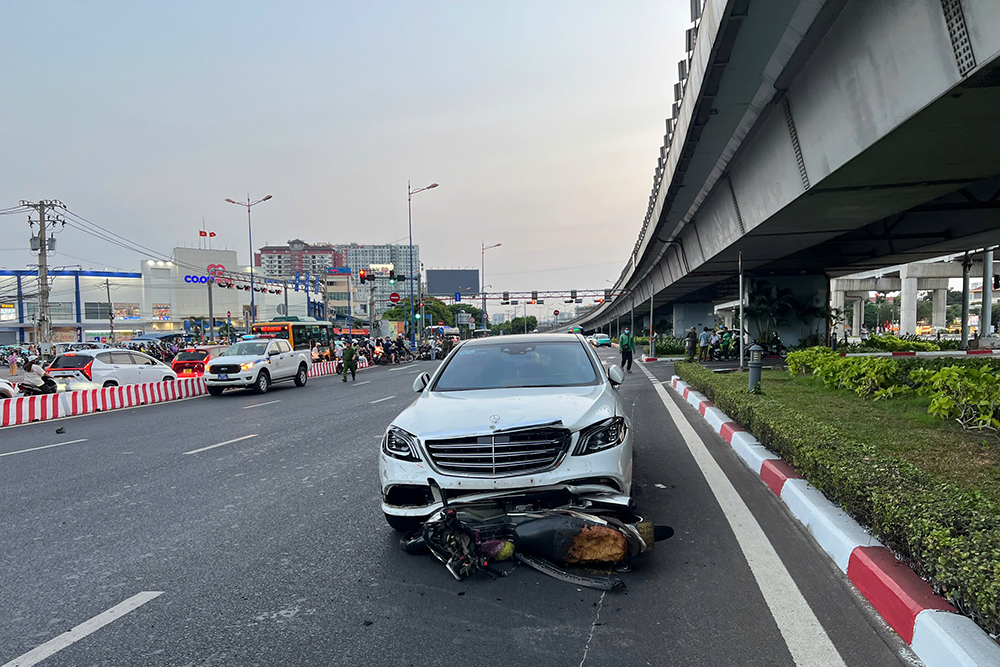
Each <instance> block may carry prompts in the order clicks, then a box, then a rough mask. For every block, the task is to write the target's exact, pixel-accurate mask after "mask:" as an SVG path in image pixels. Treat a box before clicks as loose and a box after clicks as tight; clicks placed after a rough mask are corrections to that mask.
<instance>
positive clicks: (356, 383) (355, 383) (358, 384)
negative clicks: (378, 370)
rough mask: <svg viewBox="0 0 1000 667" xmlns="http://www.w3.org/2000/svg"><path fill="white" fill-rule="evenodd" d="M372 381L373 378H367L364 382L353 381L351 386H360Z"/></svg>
mask: <svg viewBox="0 0 1000 667" xmlns="http://www.w3.org/2000/svg"><path fill="white" fill-rule="evenodd" d="M370 382H371V380H365V381H364V382H352V383H351V386H352V387H360V386H361V385H363V384H368V383H370Z"/></svg>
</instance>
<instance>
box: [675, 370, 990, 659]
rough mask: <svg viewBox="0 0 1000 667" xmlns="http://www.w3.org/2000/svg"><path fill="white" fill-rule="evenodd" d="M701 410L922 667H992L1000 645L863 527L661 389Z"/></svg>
mask: <svg viewBox="0 0 1000 667" xmlns="http://www.w3.org/2000/svg"><path fill="white" fill-rule="evenodd" d="M665 384H667V385H669V386H670V387H671V388H673V389H674V390H675V391H676V392H677V393H678V394H680V396H681V397H682V398H683V399H684V400H685V401H686V402H687V403H689V404H690V405H691V406H692V407H694V409H695V410H697V411H698V413H699V414H701V415H702V417H704V418H705V421H706V422H708V424H709V425H710V426H711V427H712V429H713V430H714V431H715V432H716V433H718V434H719V435H720V436H722V439H723V440H725V441H726V442H727V443H728V444H729V445H730V446H732V448H733V449H734V450H736V453H737V454H739V455H740V457H741V458H742V459H743V460H744V461H745V462H746V464H747V465H748V466H750V468H751V469H752V470H753V471H754V472H755V473H757V475H759V476H760V478H761V480H762V481H763V482H764V483H765V484H766V485H767V486H768V488H770V489H771V491H773V492H774V494H775V495H776V496H778V497H779V498H781V500H782V502H784V503H785V505H786V506H787V507H788V509H789V510H790V511H791V513H792V514H793V515H794V516H795V518H796V519H798V520H799V521H800V522H801V523H802V524H803V525H804V526H805V527H806V528H807V529H808V530H809V532H810V533H811V534H812V535H813V537H814V538H815V539H816V541H817V542H818V543H819V545H820V546H821V547H822V548H823V550H824V551H826V553H827V554H828V555H829V556H830V558H832V559H833V561H834V562H835V563H836V564H837V566H838V567H839V568H840V569H841V570H842V571H843V572H844V573H846V574H847V578H848V579H850V580H851V583H853V584H854V586H855V587H856V588H857V589H858V591H860V592H861V594H862V595H864V597H865V598H866V599H867V600H868V601H869V602H870V603H871V605H872V606H873V607H875V610H876V611H878V613H879V614H881V616H882V618H883V619H884V620H885V621H886V623H888V624H889V626H890V627H891V628H892V629H893V630H895V631H896V632H897V633H898V634H899V636H900V637H902V638H903V640H904V641H905V642H906V643H907V644H909V645H910V648H911V649H913V652H914V653H916V654H917V657H919V658H920V659H921V660H922V661H923V662H924V664H925V665H927V667H997V666H998V665H1000V645H998V644H997V643H996V642H995V641H993V639H992V638H991V637H990V636H989V635H988V634H987V633H986V632H985V631H984V630H983V629H982V628H980V627H979V626H978V625H976V624H975V622H973V621H972V619H970V618H968V617H966V616H962V615H960V614H958V613H957V611H956V610H955V608H954V607H952V606H951V605H950V604H949V603H948V601H947V600H945V599H944V598H943V597H941V596H939V595H937V594H935V593H934V591H933V590H932V589H931V587H930V585H929V584H928V583H927V582H926V581H924V580H923V579H921V578H920V577H919V576H917V574H916V573H915V572H913V570H911V569H910V568H909V567H907V565H906V564H905V563H903V562H902V561H899V560H897V559H896V557H895V556H894V555H893V554H892V552H891V551H889V550H888V549H886V548H885V547H884V546H882V544H881V543H880V542H879V541H878V540H877V539H875V538H874V537H873V536H872V535H871V534H870V533H869V532H868V531H867V530H866V529H865V528H864V527H863V526H861V525H860V524H859V523H857V522H856V521H855V520H854V519H852V518H851V517H850V516H848V514H847V513H846V512H844V511H843V510H841V509H839V508H838V507H837V506H836V505H834V504H833V503H832V502H830V501H829V500H828V499H827V498H826V496H824V495H823V494H822V493H820V492H819V491H818V490H816V489H815V488H813V487H811V486H809V483H808V482H807V481H806V480H805V479H803V478H802V475H800V474H799V473H798V472H796V471H795V468H793V467H792V466H791V465H789V464H788V463H786V462H785V461H783V460H782V459H781V457H779V456H777V455H776V454H774V453H773V452H771V451H769V450H768V449H767V448H765V447H764V446H763V445H762V444H760V442H758V441H757V439H756V438H754V437H753V436H752V435H751V434H750V433H749V432H748V431H746V429H744V428H743V427H742V426H740V425H739V424H737V423H736V422H734V421H733V420H732V419H730V418H729V416H728V415H726V414H725V413H724V412H722V411H721V410H719V409H718V408H717V407H715V405H714V404H713V403H712V402H711V401H710V400H708V397H706V396H705V395H704V394H700V393H698V392H697V391H694V390H693V389H691V387H690V386H688V384H687V383H686V382H684V381H683V380H681V379H680V377H678V376H676V375H674V376H673V377H671V378H670V382H667V383H665Z"/></svg>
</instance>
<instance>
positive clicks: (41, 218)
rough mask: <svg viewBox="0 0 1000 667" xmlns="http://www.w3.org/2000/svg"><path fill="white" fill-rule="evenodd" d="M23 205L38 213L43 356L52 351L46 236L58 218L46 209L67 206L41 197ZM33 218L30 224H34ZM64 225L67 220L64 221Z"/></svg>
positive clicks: (47, 242)
mask: <svg viewBox="0 0 1000 667" xmlns="http://www.w3.org/2000/svg"><path fill="white" fill-rule="evenodd" d="M19 203H20V204H21V206H26V207H28V208H33V209H35V211H36V212H37V213H38V318H37V320H36V322H37V323H38V324H39V325H40V326H39V327H38V334H37V335H36V336H35V338H36V342H38V343H39V352H40V353H41V354H42V356H46V355H50V354H51V353H52V318H51V317H50V316H49V262H48V250H49V247H48V246H49V239H48V238H46V232H47V231H48V225H49V222H51V223H52V226H53V227H55V226H56V224H57V223H58V222H59V220H58V219H55V220H51V221H50V220H49V219H48V218H47V217H46V209H49V208H53V207H56V206H58V207H60V208H65V206H64V205H63V203H62V202H61V201H59V200H57V199H40V200H38V201H37V202H29V201H23V200H22V201H21V202H19ZM32 224H33V223H32V222H31V219H30V218H29V220H28V226H29V227H30V226H32ZM62 224H63V226H64V227H65V226H66V222H65V221H62Z"/></svg>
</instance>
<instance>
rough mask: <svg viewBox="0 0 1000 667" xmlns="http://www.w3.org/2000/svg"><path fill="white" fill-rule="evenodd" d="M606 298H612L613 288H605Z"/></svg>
mask: <svg viewBox="0 0 1000 667" xmlns="http://www.w3.org/2000/svg"><path fill="white" fill-rule="evenodd" d="M604 298H605V299H610V298H611V290H609V289H606V290H604Z"/></svg>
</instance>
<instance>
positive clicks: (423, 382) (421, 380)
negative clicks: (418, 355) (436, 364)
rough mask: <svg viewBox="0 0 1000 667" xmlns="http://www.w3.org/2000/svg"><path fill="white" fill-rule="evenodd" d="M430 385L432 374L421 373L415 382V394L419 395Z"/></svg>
mask: <svg viewBox="0 0 1000 667" xmlns="http://www.w3.org/2000/svg"><path fill="white" fill-rule="evenodd" d="M430 383H431V375H430V373H426V372H425V373H421V374H420V375H418V376H417V378H416V379H415V380H414V381H413V391H415V392H417V393H418V394H419V393H420V392H422V391H423V390H424V388H425V387H426V386H427V385H429V384H430Z"/></svg>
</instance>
